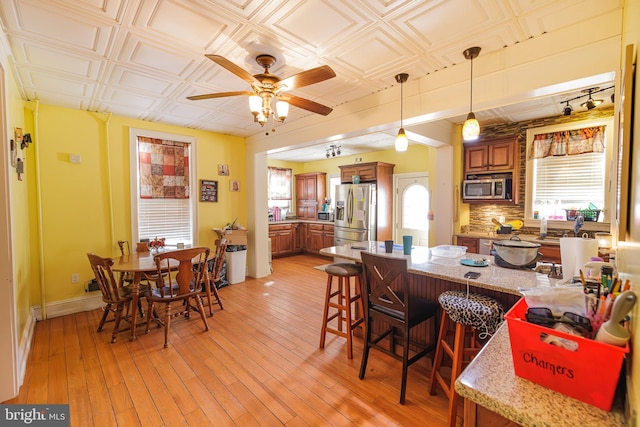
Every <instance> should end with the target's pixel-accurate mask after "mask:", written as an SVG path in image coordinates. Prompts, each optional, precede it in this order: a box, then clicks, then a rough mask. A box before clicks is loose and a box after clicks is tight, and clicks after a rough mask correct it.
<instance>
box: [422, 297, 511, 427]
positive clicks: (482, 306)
mask: <svg viewBox="0 0 640 427" xmlns="http://www.w3.org/2000/svg"><path fill="white" fill-rule="evenodd" d="M438 302H439V303H440V306H441V307H442V321H441V322H440V332H439V334H438V345H437V347H436V354H435V357H434V360H433V368H432V370H431V379H430V382H431V384H430V387H429V394H431V395H433V394H435V391H436V384H440V386H441V387H442V389H443V390H444V392H445V394H446V395H447V397H448V398H449V411H448V413H449V424H448V425H449V426H450V427H453V426H455V424H456V413H457V408H458V393H456V391H455V388H454V384H455V381H456V379H457V378H458V376H459V375H460V372H462V365H463V363H465V364H468V363H469V362H470V361H471V359H473V357H474V356H475V355H476V354H478V352H479V351H480V348H481V345H480V343H478V340H477V338H481V339H484V338H485V337H487V336H490V335H492V334H493V333H494V332H495V331H496V329H497V328H498V326H499V325H500V323H501V322H502V320H503V317H504V309H503V307H502V305H501V304H500V303H499V302H498V301H496V300H495V299H493V298H491V297H488V296H486V295H479V294H473V293H467V292H463V291H446V292H443V293H442V294H440V296H439V297H438ZM451 322H454V323H455V325H456V327H455V332H452V331H450V330H449V326H450V324H451ZM450 335H454V338H453V347H452V346H450V345H449V343H448V342H447V337H448V336H450ZM465 337H466V338H468V340H466V341H467V343H465ZM444 353H446V354H447V355H448V356H449V358H451V378H450V379H449V382H447V381H446V380H445V379H444V377H443V376H442V373H441V372H440V368H441V367H442V362H443V360H444ZM465 357H466V359H465Z"/></svg>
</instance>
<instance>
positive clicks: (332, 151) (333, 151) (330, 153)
mask: <svg viewBox="0 0 640 427" xmlns="http://www.w3.org/2000/svg"><path fill="white" fill-rule="evenodd" d="M340 154H342V146H340V145H330V146H329V147H327V151H326V156H327V159H328V158H330V157H335V156H339V155H340Z"/></svg>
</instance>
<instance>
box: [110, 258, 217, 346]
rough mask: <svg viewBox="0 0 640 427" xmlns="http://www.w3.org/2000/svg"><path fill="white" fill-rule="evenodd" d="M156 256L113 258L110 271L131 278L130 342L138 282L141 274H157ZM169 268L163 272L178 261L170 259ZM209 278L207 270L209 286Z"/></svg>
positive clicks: (135, 314)
mask: <svg viewBox="0 0 640 427" xmlns="http://www.w3.org/2000/svg"><path fill="white" fill-rule="evenodd" d="M171 250H176V249H165V250H163V251H162V252H168V251H171ZM155 255H156V254H155V253H152V252H133V253H130V254H126V255H122V256H120V257H114V258H113V266H112V267H111V269H112V270H113V271H115V272H119V273H122V274H125V273H130V274H131V275H132V276H133V282H132V285H131V286H132V290H131V292H132V294H133V297H132V299H131V341H135V339H136V321H137V314H138V313H137V312H138V301H140V295H139V290H140V282H141V281H142V276H143V274H145V273H147V274H155V273H157V272H158V268H157V266H156V263H155V260H154V256H155ZM169 261H170V262H169V267H168V268H167V267H165V268H164V271H167V270H171V269H173V268H177V267H178V264H179V263H178V261H176V260H173V259H170V260H169ZM209 280H210V276H209V269H207V270H206V272H205V282H206V283H207V284H209ZM205 289H206V292H207V297H208V298H209V300H210V299H211V295H210V293H211V289H210V285H208V286H205Z"/></svg>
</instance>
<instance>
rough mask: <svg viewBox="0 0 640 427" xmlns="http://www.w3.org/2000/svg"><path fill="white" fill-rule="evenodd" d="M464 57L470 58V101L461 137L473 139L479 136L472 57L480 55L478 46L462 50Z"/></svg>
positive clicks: (467, 139)
mask: <svg viewBox="0 0 640 427" xmlns="http://www.w3.org/2000/svg"><path fill="white" fill-rule="evenodd" d="M462 54H463V55H464V57H465V58H466V59H470V60H471V90H470V101H469V114H468V115H467V120H466V121H465V122H464V125H463V126H462V138H463V139H464V140H465V141H475V140H476V139H478V136H480V123H478V120H476V115H475V114H473V59H474V58H476V57H477V56H478V55H480V48H479V47H477V46H476V47H470V48H469V49H467V50H465V51H464V52H462Z"/></svg>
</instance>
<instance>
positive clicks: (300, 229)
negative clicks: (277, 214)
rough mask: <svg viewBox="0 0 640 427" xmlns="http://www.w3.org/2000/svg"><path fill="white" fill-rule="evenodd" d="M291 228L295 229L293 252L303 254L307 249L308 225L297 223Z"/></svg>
mask: <svg viewBox="0 0 640 427" xmlns="http://www.w3.org/2000/svg"><path fill="white" fill-rule="evenodd" d="M291 226H292V228H293V252H295V253H298V252H302V251H303V250H305V249H306V247H307V224H305V223H302V222H296V223H293V224H291Z"/></svg>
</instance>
